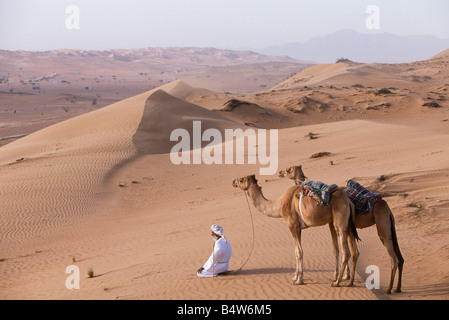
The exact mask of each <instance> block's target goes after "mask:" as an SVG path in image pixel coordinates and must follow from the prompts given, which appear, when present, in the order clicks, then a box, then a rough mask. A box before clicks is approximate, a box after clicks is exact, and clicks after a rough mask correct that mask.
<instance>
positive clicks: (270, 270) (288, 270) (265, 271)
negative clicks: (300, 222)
mask: <svg viewBox="0 0 449 320" xmlns="http://www.w3.org/2000/svg"><path fill="white" fill-rule="evenodd" d="M294 272H295V268H255V269H243V270H229V271H227V272H224V273H221V274H220V276H221V275H223V276H230V275H239V276H240V275H241V276H248V275H267V274H293V273H294ZM305 272H308V273H309V272H329V273H330V274H331V273H332V272H333V271H332V270H331V269H312V270H305Z"/></svg>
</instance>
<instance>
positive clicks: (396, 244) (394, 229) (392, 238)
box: [390, 210, 404, 263]
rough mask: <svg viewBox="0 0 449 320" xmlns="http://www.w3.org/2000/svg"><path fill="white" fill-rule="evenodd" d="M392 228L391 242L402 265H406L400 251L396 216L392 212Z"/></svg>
mask: <svg viewBox="0 0 449 320" xmlns="http://www.w3.org/2000/svg"><path fill="white" fill-rule="evenodd" d="M390 228H391V240H392V241H393V249H394V252H395V253H396V256H397V257H398V259H399V262H400V263H404V258H403V257H402V254H401V250H400V249H399V242H398V237H397V235H396V227H395V222H394V216H393V214H392V213H391V210H390Z"/></svg>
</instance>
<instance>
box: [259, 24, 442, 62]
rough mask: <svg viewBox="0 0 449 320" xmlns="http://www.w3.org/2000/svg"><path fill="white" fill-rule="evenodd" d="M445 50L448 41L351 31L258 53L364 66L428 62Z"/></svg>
mask: <svg viewBox="0 0 449 320" xmlns="http://www.w3.org/2000/svg"><path fill="white" fill-rule="evenodd" d="M447 48H449V39H441V38H438V37H435V36H428V35H412V36H397V35H393V34H388V33H379V34H362V33H358V32H356V31H353V30H341V31H337V32H335V33H332V34H329V35H326V36H323V37H316V38H313V39H311V40H309V41H307V42H304V43H300V42H297V43H290V44H285V45H281V46H273V47H268V48H264V49H261V50H258V52H260V53H263V54H269V55H287V56H290V57H292V58H296V59H301V60H309V61H314V62H317V63H334V62H335V61H336V60H337V59H339V58H342V57H343V58H347V59H350V60H352V61H357V62H364V63H373V62H378V63H405V62H413V61H419V60H426V59H429V58H431V57H432V56H434V55H435V54H436V53H438V52H440V51H443V50H445V49H447Z"/></svg>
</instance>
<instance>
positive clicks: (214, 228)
mask: <svg viewBox="0 0 449 320" xmlns="http://www.w3.org/2000/svg"><path fill="white" fill-rule="evenodd" d="M210 230H212V232H213V233H215V234H217V235H219V236H223V228H222V227H220V226H219V225H218V224H213V225H212V226H211V227H210Z"/></svg>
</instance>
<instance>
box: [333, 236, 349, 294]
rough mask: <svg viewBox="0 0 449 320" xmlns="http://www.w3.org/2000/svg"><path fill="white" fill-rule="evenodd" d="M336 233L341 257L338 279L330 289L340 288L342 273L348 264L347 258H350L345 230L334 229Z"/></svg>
mask: <svg viewBox="0 0 449 320" xmlns="http://www.w3.org/2000/svg"><path fill="white" fill-rule="evenodd" d="M336 232H337V236H338V242H339V244H340V248H341V251H342V256H341V264H340V270H339V272H338V277H337V280H336V281H334V282H333V283H332V284H331V286H332V287H339V286H340V282H341V280H342V278H343V273H344V271H345V268H346V266H347V264H348V261H349V257H350V256H351V253H350V251H349V246H348V241H347V238H348V232H347V231H346V230H343V229H341V228H338V227H336Z"/></svg>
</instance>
